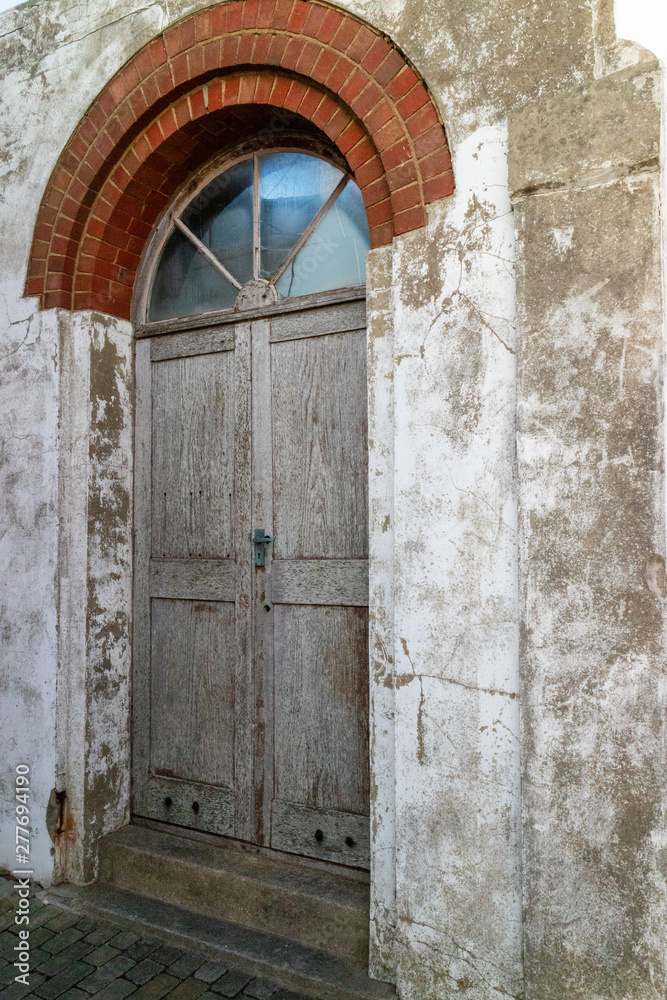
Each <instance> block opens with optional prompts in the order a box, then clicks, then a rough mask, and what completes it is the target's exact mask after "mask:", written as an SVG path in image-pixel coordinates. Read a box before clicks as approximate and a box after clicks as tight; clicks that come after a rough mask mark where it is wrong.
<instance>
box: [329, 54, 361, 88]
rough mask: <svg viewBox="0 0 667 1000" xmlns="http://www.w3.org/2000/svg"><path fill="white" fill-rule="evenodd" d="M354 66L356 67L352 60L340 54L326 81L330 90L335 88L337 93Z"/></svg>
mask: <svg viewBox="0 0 667 1000" xmlns="http://www.w3.org/2000/svg"><path fill="white" fill-rule="evenodd" d="M353 68H354V67H353V64H352V63H351V62H349V61H348V60H347V59H344V58H343V57H342V56H339V57H338V59H337V60H336V62H335V63H334V65H333V68H332V70H331V72H330V73H329V75H328V77H327V78H326V80H325V81H324V82H325V83H326V85H327V87H328V88H329V90H333V92H334V93H335V94H337V93H338V92H339V91H340V90H341V88H342V86H343V84H344V83H345V81H346V80H347V78H348V76H349V75H350V73H351V72H352V70H353Z"/></svg>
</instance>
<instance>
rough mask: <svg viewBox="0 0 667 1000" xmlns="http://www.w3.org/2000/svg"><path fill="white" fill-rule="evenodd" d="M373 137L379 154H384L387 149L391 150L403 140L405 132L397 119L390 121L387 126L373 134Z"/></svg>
mask: <svg viewBox="0 0 667 1000" xmlns="http://www.w3.org/2000/svg"><path fill="white" fill-rule="evenodd" d="M371 134H372V136H373V142H374V143H375V145H376V147H377V149H378V152H379V153H380V154H382V152H383V151H384V150H385V149H391V148H392V147H393V146H395V145H396V144H397V143H398V142H400V141H401V140H402V139H403V136H404V132H403V129H402V127H401V125H400V122H398V121H397V120H396V119H395V118H393V119H392V120H391V121H388V122H387V124H386V125H383V126H382V128H381V129H378V130H377V132H372V133H371Z"/></svg>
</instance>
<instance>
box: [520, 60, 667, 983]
mask: <svg viewBox="0 0 667 1000" xmlns="http://www.w3.org/2000/svg"><path fill="white" fill-rule="evenodd" d="M659 88H660V79H659V74H658V73H657V68H656V65H655V63H654V62H647V63H646V64H645V65H644V66H640V67H638V68H637V69H635V70H633V71H624V72H623V73H620V74H618V75H617V76H615V77H609V78H607V79H605V80H601V81H599V82H597V83H595V84H591V85H590V86H587V87H581V88H578V89H576V90H574V91H572V92H570V93H564V94H563V95H561V96H559V97H557V98H554V99H551V100H545V101H542V102H540V103H537V104H536V105H534V106H533V107H531V108H527V109H525V110H524V111H523V112H520V113H518V114H516V115H515V116H512V117H511V119H510V137H511V139H512V138H513V140H514V141H513V143H512V144H511V149H512V156H511V159H510V179H511V184H512V187H513V189H514V198H515V218H516V224H517V240H518V247H519V259H520V270H519V275H520V277H519V302H520V306H519V317H520V324H519V332H520V344H521V350H520V356H519V357H520V379H519V408H518V413H519V483H520V487H519V488H520V501H521V569H522V573H521V582H522V597H523V601H522V612H523V614H522V652H523V664H522V666H523V676H522V695H523V748H522V753H523V774H524V789H523V813H524V859H525V870H524V893H525V931H526V962H527V965H526V975H527V980H528V983H529V984H530V988H529V994H528V995H529V996H531V997H536V998H537V997H539V998H540V1000H542V998H552V997H553V998H554V1000H555V998H556V997H562V996H563V995H568V996H572V997H593V996H604V997H607V996H609V997H611V996H613V995H616V996H624V997H627V998H637V1000H639V998H640V997H641V998H643V1000H648V998H649V997H662V996H664V995H665V992H664V991H665V959H666V958H667V948H666V945H665V940H664V935H663V933H662V930H659V928H662V927H664V922H665V915H666V912H667V910H666V907H667V884H666V882H665V865H664V858H663V854H664V845H665V833H666V831H665V825H664V815H665V798H666V793H667V789H666V787H665V757H664V753H665V751H664V746H665V721H666V720H665V700H664V698H665V690H664V598H665V595H666V594H667V587H666V585H665V578H664V546H665V539H664V515H663V511H664V493H663V490H664V480H663V476H664V467H663V463H664V444H663V430H662V414H663V395H662V380H663V363H664V361H663V352H662V295H661V293H662V289H661V260H660V230H659V175H658V170H657V166H658V151H659V135H660V114H659V102H658V94H659ZM545 117H546V118H548V120H549V121H550V123H551V138H550V140H549V141H548V142H546V143H545V140H544V136H543V135H542V134H541V130H540V129H539V128H538V127H537V124H536V123H537V122H539V121H542V120H544V118H545ZM592 928H596V931H595V932H592V930H591V929H592Z"/></svg>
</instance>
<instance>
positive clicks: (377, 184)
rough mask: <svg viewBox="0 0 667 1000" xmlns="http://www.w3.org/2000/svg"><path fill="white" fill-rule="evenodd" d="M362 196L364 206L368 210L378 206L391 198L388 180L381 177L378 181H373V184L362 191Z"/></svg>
mask: <svg viewBox="0 0 667 1000" xmlns="http://www.w3.org/2000/svg"><path fill="white" fill-rule="evenodd" d="M361 194H362V196H363V199H364V205H365V206H366V208H367V209H368V208H370V207H371V206H372V205H377V204H378V202H380V201H385V200H386V199H387V198H389V196H390V191H389V185H388V184H387V181H386V178H384V177H380V178H379V179H378V180H376V181H373V183H372V184H367V185H366V187H365V188H363V189H362V191H361Z"/></svg>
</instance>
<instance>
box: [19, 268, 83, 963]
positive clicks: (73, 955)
mask: <svg viewBox="0 0 667 1000" xmlns="http://www.w3.org/2000/svg"><path fill="white" fill-rule="evenodd" d="M91 260H92V258H91ZM93 263H94V260H93ZM39 951H42V949H41V948H40V949H39ZM89 951H91V946H90V945H89V944H86V943H85V941H77V942H76V943H75V944H73V945H72V946H71V947H70V948H65V950H64V951H61V952H60V953H59V954H58V955H51V956H50V957H49V955H48V952H43V954H44V959H43V960H42V962H41V963H39V964H37V961H36V959H35V954H34V952H32V951H31V955H30V961H31V964H32V966H33V967H34V968H36V969H38V970H39V972H43V973H44V975H46V976H57V975H58V973H59V972H62V971H63V969H66V968H67V966H68V965H71V964H72V962H79V961H81V960H82V959H84V958H86V955H87V954H88V952H89ZM86 961H88V959H87V958H86ZM91 966H92V963H91ZM91 971H92V969H91Z"/></svg>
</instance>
